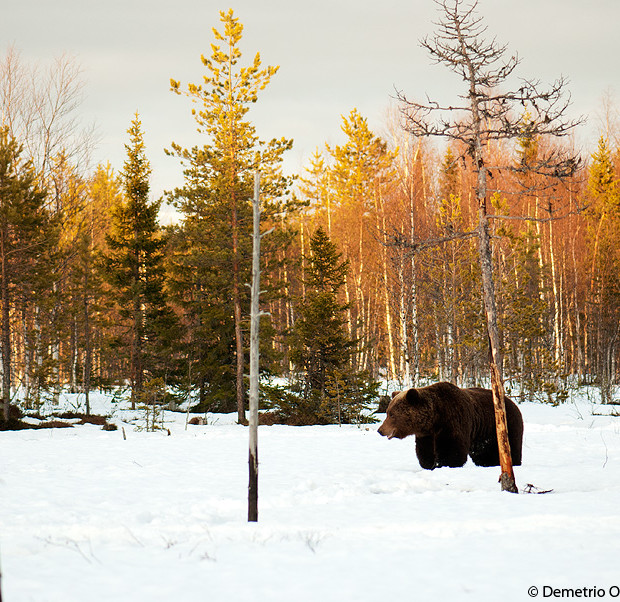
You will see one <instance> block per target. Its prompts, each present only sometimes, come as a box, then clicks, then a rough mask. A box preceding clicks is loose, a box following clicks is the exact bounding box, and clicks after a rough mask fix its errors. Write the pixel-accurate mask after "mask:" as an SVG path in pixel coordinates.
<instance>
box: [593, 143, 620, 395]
mask: <svg viewBox="0 0 620 602" xmlns="http://www.w3.org/2000/svg"><path fill="white" fill-rule="evenodd" d="M587 194H588V198H589V202H590V205H589V208H588V222H589V224H588V242H589V250H590V253H589V260H590V262H591V265H590V302H591V304H592V307H593V311H592V312H591V320H590V322H591V324H590V336H591V340H592V343H591V344H590V352H591V353H592V352H595V356H594V357H593V359H592V364H593V365H594V368H595V370H596V374H597V375H598V381H599V386H600V389H601V398H602V400H603V403H609V402H611V401H612V387H613V383H614V364H615V361H616V356H617V353H618V348H619V347H620V344H619V342H618V341H619V340H620V251H619V250H618V232H619V231H620V186H619V184H618V180H617V178H616V175H615V172H614V165H613V160H612V156H611V151H610V149H609V144H608V142H607V140H605V139H604V138H602V137H601V138H600V140H599V144H598V149H597V151H596V152H595V153H594V154H593V155H592V165H591V166H590V174H589V179H588V188H587Z"/></svg>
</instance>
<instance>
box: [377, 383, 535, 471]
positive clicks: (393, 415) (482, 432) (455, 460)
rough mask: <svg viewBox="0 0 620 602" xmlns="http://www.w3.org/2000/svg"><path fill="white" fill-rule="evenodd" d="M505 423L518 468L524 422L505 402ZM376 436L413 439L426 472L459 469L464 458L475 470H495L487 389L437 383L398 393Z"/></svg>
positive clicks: (492, 417)
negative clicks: (410, 437) (476, 466)
mask: <svg viewBox="0 0 620 602" xmlns="http://www.w3.org/2000/svg"><path fill="white" fill-rule="evenodd" d="M506 421H507V423H508V440H509V442H510V453H511V456H512V463H513V465H515V466H520V465H521V446H522V440H523V418H522V416H521V411H520V410H519V408H518V407H517V405H516V404H515V403H514V402H513V401H512V400H511V399H508V397H506ZM379 434H380V435H382V436H384V437H387V438H388V439H392V437H396V438H398V439H404V438H405V437H408V436H409V435H415V450H416V455H417V456H418V460H419V462H420V466H421V467H422V468H426V469H428V470H433V469H434V468H438V467H440V466H450V467H458V466H463V464H465V462H467V456H468V455H469V456H470V457H471V459H472V460H473V462H474V464H476V465H478V466H499V450H498V447H497V434H496V430H495V409H494V406H493V394H492V393H491V391H489V390H488V389H478V388H473V389H460V388H459V387H457V386H455V385H453V384H451V383H448V382H442V383H436V384H433V385H430V386H428V387H422V388H420V389H409V390H408V391H403V392H399V393H397V394H395V395H394V397H393V399H392V401H391V402H390V405H389V406H388V409H387V416H386V418H385V421H384V422H383V424H382V425H381V426H380V427H379Z"/></svg>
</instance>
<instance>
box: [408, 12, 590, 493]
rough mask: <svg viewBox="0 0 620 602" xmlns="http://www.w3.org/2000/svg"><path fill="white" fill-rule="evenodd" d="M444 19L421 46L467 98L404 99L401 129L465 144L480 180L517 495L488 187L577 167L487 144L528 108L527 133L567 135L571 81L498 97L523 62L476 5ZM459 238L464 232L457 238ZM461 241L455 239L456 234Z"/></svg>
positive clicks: (501, 414)
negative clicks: (513, 161)
mask: <svg viewBox="0 0 620 602" xmlns="http://www.w3.org/2000/svg"><path fill="white" fill-rule="evenodd" d="M436 4H437V5H438V7H439V10H440V13H441V18H440V21H439V23H438V29H437V32H436V33H435V35H434V36H432V37H430V38H429V37H427V38H425V39H423V40H422V42H421V45H422V47H423V48H424V49H426V50H427V51H428V52H429V54H430V56H431V57H432V59H433V60H434V62H435V63H437V64H441V65H444V66H446V67H447V68H448V69H450V70H451V71H453V72H454V73H456V74H457V75H458V76H459V77H460V79H461V81H462V82H463V83H464V88H465V89H464V92H463V94H461V95H460V97H459V98H460V100H459V102H458V103H456V104H455V105H441V104H439V103H437V102H433V101H427V102H425V103H420V102H415V101H411V100H409V99H408V98H407V97H406V95H405V94H403V93H400V94H399V99H400V101H401V103H402V114H403V116H404V126H405V128H406V129H407V130H408V131H409V132H411V133H412V134H413V135H415V136H433V137H439V138H444V139H447V140H450V141H459V142H461V143H462V144H463V145H464V147H465V149H466V153H467V156H468V159H469V160H470V164H471V168H472V170H473V171H474V173H475V176H476V184H475V196H476V199H477V204H478V223H477V227H476V229H475V231H473V232H472V233H471V235H472V236H475V237H476V238H477V240H478V260H479V263H480V268H481V273H482V288H483V299H484V308H485V314H486V322H487V334H488V338H489V346H490V353H489V364H490V373H491V374H490V375H491V385H492V390H493V401H494V404H495V416H496V426H497V437H498V444H499V449H500V464H501V477H500V482H501V488H502V490H507V491H511V492H515V493H516V492H518V489H517V486H516V482H515V477H514V471H513V468H512V461H511V457H510V445H509V442H508V436H507V426H506V414H505V405H504V397H505V393H504V384H503V373H502V366H503V360H502V344H501V339H500V332H499V327H498V312H497V299H496V278H497V275H496V274H495V273H494V267H493V241H492V235H491V220H492V219H496V218H498V217H499V216H498V215H497V214H493V211H492V207H491V206H490V193H492V192H493V189H492V184H491V182H490V181H489V180H490V178H491V177H493V175H494V173H495V172H496V171H497V170H498V169H499V168H500V167H502V168H504V169H507V170H510V169H522V170H525V171H532V172H536V173H538V174H540V175H541V176H543V177H545V178H547V179H553V180H557V179H561V178H565V177H569V176H570V175H571V174H572V173H573V172H574V170H575V168H576V167H577V165H578V161H577V159H576V157H574V156H572V155H568V154H566V155H565V154H563V153H562V152H561V151H558V150H552V151H550V152H549V153H547V154H539V155H538V156H537V157H536V159H535V161H533V162H532V163H529V162H527V163H525V164H523V165H521V166H519V167H518V168H515V167H514V166H510V165H506V166H496V165H493V164H491V163H490V162H489V160H488V159H489V144H490V143H491V142H493V141H501V140H516V139H518V138H519V137H521V136H522V135H523V122H522V120H521V118H520V115H521V113H522V112H523V110H524V109H525V108H528V109H529V110H530V113H531V118H530V120H529V122H528V124H527V128H528V131H527V134H528V135H530V136H531V137H537V136H554V137H558V136H565V135H567V134H569V133H570V132H571V131H572V130H573V128H574V126H575V125H576V123H577V122H575V121H573V120H569V119H568V118H567V117H566V111H567V107H568V100H566V98H565V88H566V80H565V79H563V78H560V79H558V80H557V81H556V82H555V83H554V84H552V85H551V86H550V87H548V88H544V89H543V88H541V86H540V84H539V83H538V82H537V81H533V80H519V82H518V83H517V85H516V86H517V87H516V89H515V90H513V91H503V92H502V91H500V88H502V89H504V88H505V87H506V86H507V85H508V86H509V85H510V78H511V76H512V75H513V73H514V71H515V69H516V68H517V66H518V64H519V59H518V57H517V56H516V55H511V56H507V54H506V51H507V47H506V46H503V45H500V44H499V43H498V42H497V41H496V40H495V39H492V40H490V41H489V40H487V39H485V34H486V27H485V26H484V24H483V19H482V17H480V16H479V15H478V13H477V7H478V2H477V0H474V1H473V2H472V3H469V4H466V3H465V2H463V1H462V0H437V1H436ZM459 235H460V236H461V237H462V235H463V234H462V233H459ZM455 236H457V234H455Z"/></svg>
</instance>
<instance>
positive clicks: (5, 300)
mask: <svg viewBox="0 0 620 602" xmlns="http://www.w3.org/2000/svg"><path fill="white" fill-rule="evenodd" d="M5 236H6V235H5V232H4V231H3V232H2V233H0V243H1V245H2V247H1V248H0V253H1V258H0V259H1V261H2V283H1V284H0V289H1V290H0V294H1V296H2V332H1V338H2V341H1V345H2V412H3V417H4V421H5V422H7V423H8V421H9V412H10V403H11V325H10V322H9V320H10V317H11V312H10V305H9V304H10V298H9V283H8V273H7V272H8V270H7V257H6V244H5Z"/></svg>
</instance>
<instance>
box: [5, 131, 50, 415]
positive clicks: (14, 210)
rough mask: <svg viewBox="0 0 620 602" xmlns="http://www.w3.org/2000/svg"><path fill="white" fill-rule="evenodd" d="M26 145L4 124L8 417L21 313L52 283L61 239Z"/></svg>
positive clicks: (6, 402) (6, 396)
mask: <svg viewBox="0 0 620 602" xmlns="http://www.w3.org/2000/svg"><path fill="white" fill-rule="evenodd" d="M21 152H22V149H21V148H20V147H19V145H18V143H17V141H16V140H15V139H14V138H13V137H12V136H11V134H10V133H9V129H8V127H3V128H0V305H1V313H0V320H1V329H0V333H1V336H0V348H1V352H2V360H3V361H2V368H3V371H2V404H3V419H4V420H5V421H6V422H8V420H9V402H10V399H11V388H12V387H13V374H12V360H13V345H14V336H13V332H14V330H15V325H14V321H16V318H18V316H19V314H18V313H17V312H16V309H17V308H19V309H20V310H21V311H20V312H19V313H20V314H21V316H19V317H23V316H26V312H27V308H28V307H29V306H30V304H31V303H32V302H33V299H34V298H37V297H38V298H41V297H43V298H45V295H44V294H43V291H44V290H47V291H48V295H47V298H49V296H50V295H49V291H50V289H52V288H53V287H52V285H51V282H50V272H52V271H53V270H52V269H51V266H52V264H51V261H50V259H51V257H52V254H53V250H54V247H55V241H56V240H57V235H58V231H57V228H56V227H57V225H58V224H57V222H56V221H55V220H53V219H52V218H51V217H50V216H49V214H48V212H47V211H46V210H45V200H46V193H45V191H43V190H41V189H40V187H39V185H38V178H37V176H36V174H35V171H34V169H33V167H32V164H31V163H30V162H26V161H24V160H22V158H21Z"/></svg>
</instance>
